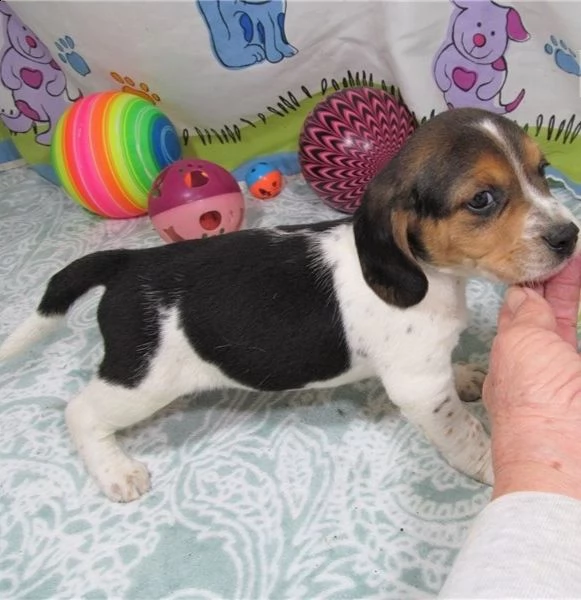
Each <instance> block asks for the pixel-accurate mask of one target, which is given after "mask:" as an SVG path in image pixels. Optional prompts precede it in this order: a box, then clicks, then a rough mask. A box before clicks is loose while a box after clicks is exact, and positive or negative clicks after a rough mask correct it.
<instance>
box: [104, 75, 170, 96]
mask: <svg viewBox="0 0 581 600" xmlns="http://www.w3.org/2000/svg"><path fill="white" fill-rule="evenodd" d="M111 77H112V78H113V79H114V80H115V81H116V82H117V83H120V84H121V86H122V87H121V91H122V92H127V93H129V94H135V95H136V96H140V97H141V98H143V99H144V100H148V101H149V102H151V103H153V104H157V103H158V102H161V98H160V97H159V96H158V95H157V94H156V93H154V92H152V91H151V90H150V89H149V86H148V85H147V83H143V82H141V83H140V84H139V85H136V84H135V81H134V80H133V79H131V77H122V76H121V75H119V73H116V72H115V71H111Z"/></svg>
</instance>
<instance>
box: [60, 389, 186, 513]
mask: <svg viewBox="0 0 581 600" xmlns="http://www.w3.org/2000/svg"><path fill="white" fill-rule="evenodd" d="M174 399H175V396H171V395H166V394H163V393H162V392H160V391H157V393H153V392H148V391H147V390H144V389H143V387H141V386H140V387H139V388H126V387H123V386H119V385H114V384H111V383H107V382H106V381H104V380H103V379H101V378H99V377H95V378H94V379H93V380H92V381H91V382H90V383H89V385H88V386H87V387H86V388H85V389H84V390H83V391H82V392H81V393H80V394H79V395H78V396H77V397H75V398H73V399H72V400H71V401H70V402H69V404H68V406H67V408H66V421H67V425H68V428H69V431H70V433H71V436H72V438H73V441H74V443H75V446H76V448H77V450H78V452H79V454H80V455H81V457H82V459H83V462H84V463H85V465H86V467H87V470H88V471H89V473H90V475H91V476H92V477H93V478H94V479H95V480H96V481H97V483H98V485H99V487H100V488H101V490H102V491H103V492H104V494H105V495H106V496H107V497H108V498H109V499H110V500H113V501H115V502H131V501H132V500H136V499H137V498H139V497H140V496H141V495H143V494H144V493H145V492H147V491H148V490H149V485H150V484H149V472H148V470H147V467H146V466H145V465H144V464H143V463H141V462H139V461H137V460H135V459H133V458H131V457H129V456H128V455H127V454H126V453H125V452H124V451H123V450H122V449H121V447H120V446H119V444H118V442H117V440H116V439H115V432H116V431H119V430H121V429H125V428H127V427H131V426H132V425H135V424H136V423H138V422H139V421H142V420H143V419H146V418H147V417H149V416H151V415H152V414H154V413H155V412H156V411H158V410H160V409H161V408H163V407H164V406H167V405H168V404H170V403H171V402H172V400H174Z"/></svg>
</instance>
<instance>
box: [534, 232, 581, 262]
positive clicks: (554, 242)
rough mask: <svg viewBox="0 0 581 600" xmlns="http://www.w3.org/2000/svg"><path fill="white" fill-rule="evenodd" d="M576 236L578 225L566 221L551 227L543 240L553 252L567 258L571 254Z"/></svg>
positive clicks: (577, 234) (575, 242)
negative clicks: (563, 223)
mask: <svg viewBox="0 0 581 600" xmlns="http://www.w3.org/2000/svg"><path fill="white" fill-rule="evenodd" d="M578 236H579V227H577V225H575V223H567V224H566V225H557V226H555V227H553V228H551V229H550V231H549V232H548V233H547V234H545V235H544V236H543V240H544V242H545V244H547V246H548V247H549V248H550V249H551V250H552V251H553V252H554V253H555V254H558V255H559V256H562V257H564V258H567V257H569V256H571V254H573V251H574V250H575V247H576V245H577V238H578Z"/></svg>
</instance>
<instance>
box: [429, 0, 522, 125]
mask: <svg viewBox="0 0 581 600" xmlns="http://www.w3.org/2000/svg"><path fill="white" fill-rule="evenodd" d="M452 2H453V4H454V12H453V13H452V16H451V18H450V27H449V31H448V36H447V39H446V41H445V43H444V44H443V46H442V48H441V49H440V50H439V52H438V54H437V55H436V59H435V61H434V78H435V80H436V84H437V86H438V88H439V89H440V90H441V91H442V92H443V94H444V99H445V101H446V104H447V105H448V108H461V107H474V108H482V109H486V110H489V111H491V112H494V113H497V114H506V113H510V112H512V111H514V110H516V109H517V108H518V106H519V105H520V103H521V102H522V100H523V98H524V95H525V90H524V89H522V90H521V91H520V92H519V93H518V94H517V96H516V97H515V98H514V99H513V100H511V101H510V102H506V103H505V102H503V100H502V99H501V92H502V88H503V87H504V84H505V82H506V79H507V75H508V66H507V62H506V58H505V53H506V51H507V48H508V46H509V44H510V42H511V41H512V42H525V41H527V40H528V39H529V38H530V35H529V33H528V32H527V30H526V29H525V27H524V25H523V22H522V19H521V17H520V15H519V13H518V12H517V11H516V10H515V9H514V8H510V7H506V6H501V5H500V4H497V3H496V2H492V1H491V0H452Z"/></svg>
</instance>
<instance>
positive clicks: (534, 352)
mask: <svg viewBox="0 0 581 600" xmlns="http://www.w3.org/2000/svg"><path fill="white" fill-rule="evenodd" d="M580 293H581V257H580V256H578V257H576V258H575V259H573V260H572V261H571V262H570V263H569V264H568V265H567V266H566V267H565V268H564V269H563V271H561V272H560V273H559V274H557V275H556V276H555V277H553V278H552V279H551V280H549V281H547V282H546V283H544V284H542V285H539V286H536V287H535V288H534V289H527V288H520V287H511V288H510V289H509V290H508V293H507V296H506V298H505V302H504V305H503V307H502V309H501V312H500V316H499V323H498V334H497V336H496V338H495V340H494V343H493V346H492V350H491V355H490V368H489V373H488V376H487V378H486V380H485V383H484V391H483V398H484V403H485V405H486V408H487V410H488V412H489V415H490V420H491V426H492V461H493V467H494V474H495V484H494V492H493V496H494V497H498V496H500V495H502V494H506V493H509V492H514V491H524V490H528V491H546V492H554V493H560V494H565V495H568V496H572V497H575V498H579V499H581V357H580V356H579V354H578V352H577V316H578V310H579V296H580Z"/></svg>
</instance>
